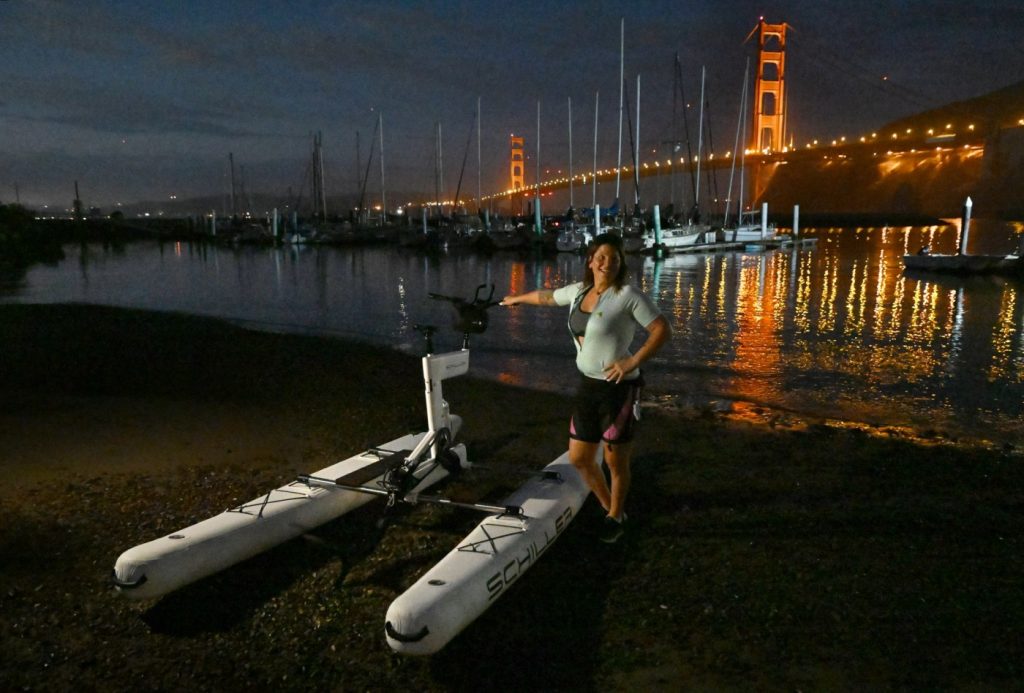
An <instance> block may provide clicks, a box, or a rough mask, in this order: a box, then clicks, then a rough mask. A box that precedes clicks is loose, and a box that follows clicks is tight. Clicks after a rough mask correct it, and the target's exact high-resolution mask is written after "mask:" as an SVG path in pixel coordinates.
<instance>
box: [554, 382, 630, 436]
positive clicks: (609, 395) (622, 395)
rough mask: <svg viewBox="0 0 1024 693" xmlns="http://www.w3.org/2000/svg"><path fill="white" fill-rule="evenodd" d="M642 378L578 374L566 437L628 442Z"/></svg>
mask: <svg viewBox="0 0 1024 693" xmlns="http://www.w3.org/2000/svg"><path fill="white" fill-rule="evenodd" d="M642 387H643V378H642V377H639V378H636V379H634V380H623V381H622V382H620V383H616V382H610V381H608V380H597V379H595V378H588V377H586V376H585V375H581V376H580V385H579V388H578V389H577V390H576V403H575V408H574V409H573V413H572V419H571V420H570V421H569V437H570V438H574V439H576V440H582V441H583V442H585V443H599V442H601V441H602V440H603V441H605V442H608V443H628V442H629V441H631V440H633V429H634V428H635V427H636V421H637V416H636V411H635V408H636V405H638V403H639V401H640V389H641V388H642Z"/></svg>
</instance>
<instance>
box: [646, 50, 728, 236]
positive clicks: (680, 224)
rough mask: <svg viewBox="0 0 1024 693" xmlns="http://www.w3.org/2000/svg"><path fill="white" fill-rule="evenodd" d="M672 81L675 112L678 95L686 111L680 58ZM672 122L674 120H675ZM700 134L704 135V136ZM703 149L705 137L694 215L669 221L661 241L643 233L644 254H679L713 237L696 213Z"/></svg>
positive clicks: (700, 141) (696, 177) (695, 180)
mask: <svg viewBox="0 0 1024 693" xmlns="http://www.w3.org/2000/svg"><path fill="white" fill-rule="evenodd" d="M704 74H705V73H704V70H703V69H702V70H701V106H700V107H701V118H700V128H701V129H702V130H703V127H704V124H703V121H704ZM673 81H674V86H673V95H672V106H673V109H674V108H675V103H676V95H677V94H678V95H679V96H680V97H681V100H682V103H683V104H684V107H685V104H686V98H685V96H684V95H683V93H682V90H683V81H682V66H681V64H680V62H679V56H678V54H677V55H676V57H675V78H674V80H673ZM673 120H674V118H673ZM683 122H684V123H685V122H686V112H685V110H684V111H683ZM689 133H690V129H689V127H687V128H686V147H687V153H688V154H690V164H691V167H692V165H693V163H694V161H695V160H694V157H693V156H692V153H691V152H690V136H689ZM701 134H703V133H701ZM673 137H675V133H673ZM702 147H703V137H702V136H700V137H698V139H697V157H696V165H697V170H696V173H695V174H694V176H693V178H692V181H693V210H694V211H693V213H692V214H690V215H687V218H686V219H685V220H684V221H680V220H679V219H678V218H677V217H671V218H670V219H668V220H667V223H665V224H664V225H662V227H661V233H660V238H656V237H655V231H654V229H648V230H647V231H645V233H644V251H645V252H649V251H654V250H659V249H660V250H668V251H671V250H679V249H681V248H686V247H691V246H695V245H697V244H698V243H702V242H704V241H705V240H707V239H708V236H709V235H710V231H711V225H710V224H701V223H698V221H699V214H698V213H697V209H698V206H697V202H698V199H699V194H700V157H701V153H702V152H701V150H702ZM673 153H674V152H673ZM659 241H660V242H659Z"/></svg>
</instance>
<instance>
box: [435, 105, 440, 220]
mask: <svg viewBox="0 0 1024 693" xmlns="http://www.w3.org/2000/svg"><path fill="white" fill-rule="evenodd" d="M434 205H435V207H436V208H437V214H438V216H440V215H441V123H440V121H438V123H437V139H436V140H435V141H434Z"/></svg>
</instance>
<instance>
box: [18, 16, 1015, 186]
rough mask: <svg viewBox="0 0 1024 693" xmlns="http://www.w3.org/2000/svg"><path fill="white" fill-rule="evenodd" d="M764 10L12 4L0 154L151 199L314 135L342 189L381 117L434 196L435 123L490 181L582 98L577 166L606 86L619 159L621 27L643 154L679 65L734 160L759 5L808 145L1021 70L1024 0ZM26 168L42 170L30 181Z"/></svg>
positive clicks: (608, 157)
mask: <svg viewBox="0 0 1024 693" xmlns="http://www.w3.org/2000/svg"><path fill="white" fill-rule="evenodd" d="M770 5H771V6H770V7H768V8H765V7H764V4H763V3H760V2H759V3H755V2H753V0H736V1H735V2H731V3H722V2H716V1H714V0H695V1H693V2H687V3H680V2H675V1H673V2H669V1H668V0H635V1H634V2H628V3H627V2H607V1H597V2H585V3H547V2H540V1H539V0H523V1H522V2H519V3H514V4H513V3H493V2H486V1H484V0H478V1H470V0H464V1H458V0H453V1H451V2H440V1H430V0H402V1H398V0H393V1H388V0H383V1H381V2H374V3H355V2H345V3H309V2H287V1H284V0H279V1H278V0H266V1H264V2H260V3H244V2H237V1H231V0H224V1H223V2H216V3H123V2H114V1H113V0H96V1H94V2H89V3H81V2H75V1H72V0H16V1H12V2H3V3H0V84H2V85H3V92H2V94H0V119H2V120H3V121H4V125H5V127H3V128H0V156H4V157H5V159H6V158H7V157H8V156H10V155H13V154H18V155H22V154H25V155H28V154H29V153H30V152H32V151H35V149H36V148H37V147H40V146H44V147H45V146H46V143H54V142H58V143H60V152H61V155H63V156H66V157H69V158H71V159H72V160H76V161H79V163H80V161H85V160H90V158H92V159H93V160H95V161H98V162H103V165H111V166H117V167H118V169H119V170H132V171H133V172H135V176H133V177H132V178H133V179H132V180H131V181H127V182H126V183H125V185H126V186H127V185H129V184H130V185H132V186H134V187H138V186H140V185H142V184H143V182H145V181H147V180H148V181H149V182H150V183H151V184H152V185H154V186H157V187H159V186H162V185H163V181H164V180H175V178H174V177H173V175H178V174H173V175H172V171H175V170H177V171H182V172H192V173H191V174H188V173H182V174H181V177H182V178H184V179H187V178H188V177H189V175H196V168H195V167H196V164H195V162H196V161H200V162H206V163H205V164H204V165H208V166H209V168H210V171H217V170H219V168H221V167H222V165H223V164H222V160H223V158H224V156H225V155H226V152H227V151H235V152H236V153H238V154H239V156H241V157H244V158H245V159H246V160H248V161H250V162H253V163H254V164H255V163H256V162H269V161H278V162H279V163H278V168H280V169H282V170H284V169H294V168H296V167H300V165H301V160H302V159H303V157H305V156H306V155H307V149H308V143H307V139H306V138H307V137H308V134H309V133H310V132H311V131H316V130H322V131H324V132H325V133H326V137H325V143H326V146H327V147H328V151H327V152H326V153H327V155H328V157H329V158H330V160H331V161H332V162H334V163H333V164H332V165H333V166H335V167H336V168H337V169H338V171H339V174H338V176H341V175H346V173H345V172H350V171H353V170H354V169H355V156H356V151H355V150H356V147H355V141H356V132H357V131H358V132H359V133H360V137H361V142H362V145H361V146H362V149H361V154H362V157H363V160H364V161H365V157H366V155H367V152H368V150H369V146H370V145H369V140H370V138H371V135H372V133H373V131H374V127H375V126H376V123H377V118H378V114H380V113H383V114H384V124H385V134H386V140H387V147H388V169H389V171H390V172H391V175H393V176H395V177H396V178H401V177H404V178H405V181H404V183H402V182H398V181H396V185H405V186H406V187H411V186H414V185H424V184H426V185H427V186H428V187H432V180H431V175H432V174H431V169H432V163H431V162H432V157H433V152H434V146H435V143H434V132H435V123H437V122H441V123H442V124H443V132H444V141H443V148H444V151H445V157H446V160H447V161H448V162H453V161H458V162H460V163H461V159H462V157H463V156H464V155H465V147H466V145H465V142H466V136H467V133H468V132H469V130H470V128H471V127H472V124H473V120H474V117H475V108H476V100H477V97H478V96H480V97H481V98H482V102H483V123H484V132H483V133H482V134H483V147H482V149H483V163H484V167H485V170H486V171H487V174H486V175H485V178H489V179H491V180H494V181H496V182H498V181H500V180H501V179H502V177H503V176H504V170H505V163H506V162H505V159H506V157H507V137H508V134H509V133H510V132H516V133H518V134H524V135H526V136H527V139H528V141H529V143H530V145H531V146H528V149H530V150H531V151H530V154H531V157H532V156H534V152H533V151H532V145H533V144H535V140H536V136H535V131H536V108H537V102H538V101H540V102H541V113H542V135H541V141H542V144H543V145H544V146H543V150H542V153H541V162H542V163H543V164H544V165H545V166H547V165H554V166H565V165H566V164H567V161H568V158H569V151H568V132H567V130H568V107H567V100H568V98H569V97H571V98H572V99H573V116H574V118H573V121H574V122H573V127H574V129H575V133H574V152H573V155H574V157H575V160H576V162H577V163H578V164H579V162H582V161H587V162H589V161H591V157H592V146H593V143H592V137H593V118H592V116H593V107H594V106H593V101H594V95H595V92H596V91H598V90H600V93H601V114H600V115H601V117H600V123H599V132H598V135H599V144H598V149H599V162H600V163H603V164H607V163H608V162H609V161H612V160H614V158H615V155H616V151H615V149H616V144H617V142H616V139H617V118H618V93H619V88H620V85H619V79H618V62H619V20H620V18H621V17H623V16H625V19H626V40H625V43H626V69H625V72H626V78H627V81H628V84H629V90H630V93H631V95H633V94H634V92H635V79H636V75H637V74H638V73H639V74H640V75H641V79H642V87H641V115H640V125H641V140H642V145H643V146H642V148H643V149H644V150H645V151H646V150H647V149H657V148H658V146H660V144H661V143H662V142H663V141H665V140H667V139H668V138H669V135H670V134H671V133H670V129H671V119H672V93H673V55H674V54H675V53H676V52H678V53H679V55H680V60H681V64H682V66H683V79H684V88H685V90H686V92H687V96H688V100H689V101H691V102H693V103H696V101H697V95H698V92H699V89H700V71H701V67H702V66H706V67H707V91H708V94H707V98H708V102H709V103H710V105H711V108H710V112H709V114H708V120H709V122H711V123H712V126H713V131H714V133H715V140H716V142H717V143H718V147H720V148H724V147H722V144H721V143H723V142H728V144H729V146H730V147H731V143H732V138H733V133H734V131H735V127H736V122H737V118H738V109H739V94H740V87H741V80H742V74H743V69H744V63H745V61H746V59H747V57H748V56H750V55H752V54H753V52H754V45H753V44H754V41H753V40H751V41H748V42H747V43H746V44H744V39H746V38H747V37H748V34H749V33H750V31H751V29H753V28H754V27H755V26H756V24H757V21H758V17H759V15H760V14H761V13H762V12H766V13H768V17H767V19H768V20H769V21H775V22H782V21H785V22H789V23H790V24H791V30H790V34H789V44H788V46H787V61H788V66H787V81H788V85H789V86H788V88H789V95H790V101H789V116H790V123H791V130H792V132H794V133H795V135H796V136H797V137H806V138H808V139H809V138H812V137H821V138H827V137H831V136H835V135H838V134H853V133H857V132H862V131H867V130H870V129H871V128H872V127H877V126H879V125H881V124H883V123H885V122H887V121H890V120H893V119H896V118H899V117H903V116H905V115H909V114H911V113H914V112H917V111H921V110H926V109H929V108H933V107H935V106H938V105H941V104H944V103H948V102H950V101H955V100H960V99H965V98H969V97H972V96H976V95H978V94H980V93H984V92H986V91H991V90H993V89H996V88H998V87H1001V86H1004V85H1006V84H1010V83H1013V82H1017V81H1020V79H1021V78H1022V77H1024V48H1022V47H1021V45H1022V44H1020V42H1019V38H1018V33H1019V31H1020V29H1021V28H1022V27H1024V4H1021V3H1020V2H1018V1H1016V0H1015V1H1013V2H1010V1H1008V0H985V1H983V2H977V3H973V4H970V5H967V4H964V3H960V2H952V1H951V0H931V1H928V2H925V1H924V0H879V1H878V2H873V3H868V4H865V3H849V2H840V1H839V0H821V1H812V0H777V1H775V2H772V3H770ZM883 77H887V79H883ZM629 107H630V109H633V108H634V107H635V104H633V103H630V104H629ZM694 117H695V113H694ZM691 128H695V123H691ZM122 138H123V139H125V141H124V142H122ZM626 142H627V143H628V138H626ZM108 146H116V147H117V151H116V152H114V151H108V150H107V149H105V147H108ZM156 152H159V153H160V154H161V156H163V157H165V161H163V162H162V163H161V165H159V166H156V165H155V164H154V162H153V161H152V160H151V159H149V158H147V157H149V156H151V155H153V154H154V153H156ZM133 156H134V157H136V159H135V161H136V162H137V163H133V164H131V165H129V164H128V163H127V162H128V160H129V159H130V158H131V157H133ZM36 159H37V161H38V163H37V164H36V165H35V166H36V167H37V168H39V169H42V168H43V167H44V166H49V167H54V166H55V165H56V161H55V160H54V155H53V154H52V152H51V153H50V154H45V155H44V154H43V153H40V155H39V156H38V157H37V158H36ZM173 159H178V160H180V163H179V164H175V163H174V161H172V160H173ZM474 163H475V162H474ZM76 165H78V164H76ZM32 168H33V163H32V158H31V157H30V156H29V158H27V159H26V160H24V161H22V162H21V164H20V167H19V168H18V171H20V173H18V174H17V175H19V176H23V175H30V174H29V173H25V172H26V171H29V170H30V169H32ZM452 168H454V165H451V166H450V168H449V170H451V169H452ZM10 170H12V171H13V170H14V169H10ZM65 173H68V172H67V171H65ZM157 173H159V174H160V175H161V176H164V177H165V178H159V176H157ZM0 175H3V172H0ZM209 175H213V174H209ZM453 175H454V174H453ZM290 176H291V174H290V173H280V174H277V176H276V178H275V177H274V174H273V173H272V172H271V171H270V167H269V166H268V172H267V178H266V180H267V185H283V184H284V182H285V181H286V180H287V179H288V178H289V177H290ZM338 176H335V179H337V178H338ZM38 177H39V178H41V179H42V178H46V175H45V174H43V173H39V174H38ZM117 177H118V176H112V177H111V178H112V179H113V178H117ZM348 177H353V178H354V174H350V175H348ZM200 178H201V176H200ZM424 179H426V181H424ZM7 184H8V183H7V182H5V181H3V180H0V186H3V185H7ZM134 187H133V189H134Z"/></svg>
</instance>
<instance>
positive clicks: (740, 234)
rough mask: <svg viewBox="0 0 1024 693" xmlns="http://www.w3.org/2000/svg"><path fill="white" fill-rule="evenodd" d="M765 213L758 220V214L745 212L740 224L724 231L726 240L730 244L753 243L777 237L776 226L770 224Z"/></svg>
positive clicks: (741, 216)
mask: <svg viewBox="0 0 1024 693" xmlns="http://www.w3.org/2000/svg"><path fill="white" fill-rule="evenodd" d="M765 214H766V213H765V212H764V211H762V212H761V219H760V220H758V219H757V218H756V217H757V213H756V212H744V213H742V214H741V215H740V221H739V224H737V225H736V226H734V227H733V228H729V229H724V231H723V232H724V235H725V240H726V241H727V242H729V243H752V242H757V241H768V240H771V239H772V238H774V237H775V233H776V229H775V224H771V223H769V222H768V220H767V218H766V216H765Z"/></svg>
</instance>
